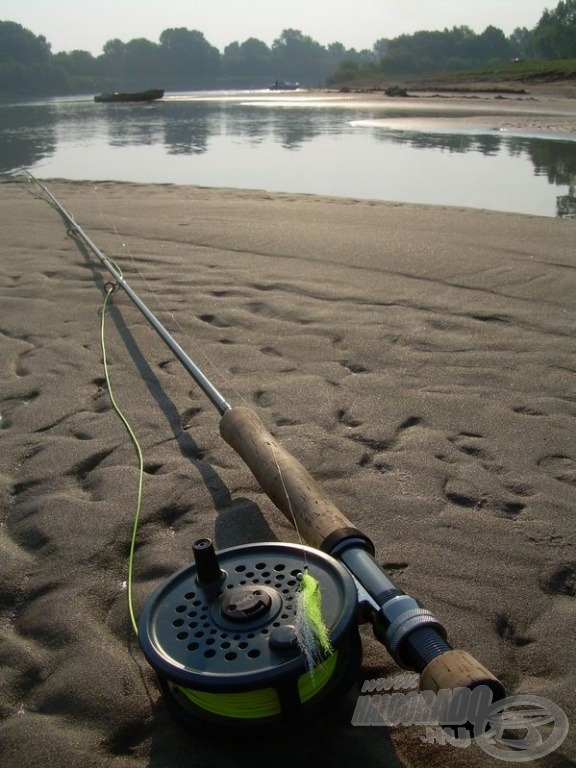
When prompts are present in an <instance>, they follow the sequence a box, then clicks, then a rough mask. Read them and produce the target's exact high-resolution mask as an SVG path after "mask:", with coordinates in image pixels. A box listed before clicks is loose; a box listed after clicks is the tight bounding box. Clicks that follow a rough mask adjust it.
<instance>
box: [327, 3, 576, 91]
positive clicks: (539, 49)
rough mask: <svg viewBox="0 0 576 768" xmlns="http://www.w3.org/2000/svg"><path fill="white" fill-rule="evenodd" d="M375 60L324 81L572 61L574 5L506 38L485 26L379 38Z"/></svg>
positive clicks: (349, 64) (350, 65)
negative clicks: (518, 62)
mask: <svg viewBox="0 0 576 768" xmlns="http://www.w3.org/2000/svg"><path fill="white" fill-rule="evenodd" d="M374 53H375V57H374V59H372V60H371V61H368V62H366V63H365V64H364V65H362V64H359V62H358V61H355V60H353V59H349V60H345V61H343V62H342V64H341V65H340V68H339V69H338V70H337V71H336V72H335V73H334V74H333V75H332V76H330V77H329V78H328V82H329V83H338V82H345V81H350V80H354V79H356V78H357V77H358V76H360V75H370V74H372V75H387V74H388V75H397V74H422V73H425V72H440V71H458V70H460V71H462V70H468V69H474V68H476V67H484V66H498V65H500V64H505V63H507V62H510V61H514V60H516V59H523V60H532V61H535V60H555V59H569V58H576V0H560V2H559V3H558V5H557V7H556V8H555V9H554V10H545V11H544V13H543V14H542V16H541V17H540V20H539V22H538V23H537V24H536V26H535V27H534V29H531V30H530V29H527V28H526V27H517V28H516V29H515V30H514V32H513V33H512V34H511V35H510V36H508V37H507V36H506V35H505V34H504V32H503V31H502V30H501V29H498V28H497V27H494V26H488V27H486V29H485V30H484V31H483V32H482V33H480V34H477V33H475V32H473V30H471V29H470V27H467V26H460V27H452V29H444V30H442V31H431V32H428V31H422V32H416V33H414V34H412V35H400V36H399V37H396V38H394V39H387V38H382V39H380V40H377V41H376V43H375V44H374Z"/></svg>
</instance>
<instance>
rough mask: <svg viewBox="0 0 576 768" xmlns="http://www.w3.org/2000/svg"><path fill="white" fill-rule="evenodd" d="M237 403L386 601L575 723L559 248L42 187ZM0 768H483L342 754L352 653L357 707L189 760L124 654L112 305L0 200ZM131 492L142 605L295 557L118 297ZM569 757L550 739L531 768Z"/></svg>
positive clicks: (565, 320)
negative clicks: (222, 565)
mask: <svg viewBox="0 0 576 768" xmlns="http://www.w3.org/2000/svg"><path fill="white" fill-rule="evenodd" d="M49 187H50V189H51V191H52V192H53V193H54V194H55V195H56V196H57V197H58V199H59V200H60V201H61V202H62V203H63V204H64V205H65V206H66V207H67V208H68V209H69V210H71V211H72V212H73V214H74V215H75V217H76V219H77V220H78V221H79V223H80V224H81V225H82V226H83V227H84V228H85V230H86V231H87V232H88V233H89V234H90V235H91V236H92V237H93V238H94V240H95V241H96V242H97V244H98V245H99V246H100V248H102V249H103V250H104V251H106V252H107V253H108V254H109V255H110V256H112V257H113V258H115V259H116V260H117V261H118V263H120V264H121V266H122V268H123V269H124V271H125V275H126V278H127V279H128V281H129V282H130V284H131V285H132V286H133V287H134V288H135V289H136V290H137V291H138V292H139V293H140V295H141V296H142V298H143V299H144V300H145V301H146V302H147V303H148V304H149V305H150V307H151V308H152V309H153V310H154V311H156V312H157V314H158V315H159V317H160V319H161V320H162V321H163V322H164V323H165V324H166V326H167V327H168V329H169V330H170V331H172V332H173V333H174V334H175V336H176V337H177V339H178V340H179V342H180V343H181V345H182V346H183V347H184V348H185V349H186V350H187V351H188V353H189V354H190V355H191V356H192V357H193V358H194V359H195V360H196V362H197V363H198V364H199V365H200V367H201V368H203V370H204V371H205V372H206V374H207V375H208V376H209V377H210V378H211V379H212V380H213V382H214V383H215V384H216V386H217V387H219V388H220V390H221V391H222V393H223V394H224V396H225V397H227V398H228V399H229V400H230V401H231V402H233V403H234V404H237V405H238V404H249V405H251V406H253V407H254V408H255V409H256V410H257V412H258V413H259V414H260V416H261V418H262V419H263V421H264V422H265V423H266V425H267V426H268V428H269V429H270V430H271V431H272V432H273V434H274V435H275V436H276V437H277V438H278V439H279V440H280V441H281V442H282V443H283V444H284V445H285V447H286V448H287V449H288V450H290V451H291V452H292V453H294V454H295V455H296V456H297V457H298V458H299V459H300V460H301V461H302V462H303V464H304V465H305V466H306V467H307V468H308V469H309V470H310V472H311V473H312V475H313V476H314V477H315V478H316V479H317V480H318V481H319V482H320V483H321V484H322V486H323V487H324V488H325V490H326V491H327V492H328V493H329V494H330V496H331V497H332V498H333V500H334V501H335V503H336V504H337V505H338V506H339V507H340V508H341V509H342V511H343V512H344V514H346V515H347V516H348V517H349V518H350V519H351V520H352V521H353V522H354V523H355V524H356V525H358V526H359V527H360V528H362V529H363V530H365V531H366V533H368V534H369V535H370V536H371V537H372V538H373V540H374V542H375V545H376V550H377V556H378V560H379V562H380V563H382V564H383V566H384V568H385V569H386V571H387V572H388V573H389V575H390V577H391V578H392V579H393V580H394V581H395V582H396V583H397V585H398V586H399V587H401V588H402V589H404V590H406V591H407V592H408V593H409V594H412V595H414V596H415V597H417V598H419V599H420V600H421V601H422V602H423V603H424V604H425V605H426V606H427V607H429V608H430V609H431V610H433V611H434V613H435V614H436V615H437V616H438V618H439V619H440V620H441V621H442V622H443V623H444V624H445V626H446V627H447V629H448V632H449V637H450V640H451V642H452V643H453V645H454V646H456V647H458V648H463V649H466V650H468V651H470V652H471V653H472V654H473V655H475V656H476V657H477V658H478V659H480V660H481V661H482V662H483V663H484V664H485V665H486V666H488V667H489V668H490V669H491V670H492V671H493V672H494V673H495V674H496V675H497V676H498V677H499V678H500V679H501V680H502V681H503V682H504V683H505V685H506V688H507V690H508V691H509V692H510V693H514V694H518V693H525V694H532V695H537V696H542V697H546V698H548V699H550V700H552V701H553V702H555V703H556V704H557V705H558V706H560V707H561V708H562V709H563V710H564V711H565V712H566V714H567V715H568V718H569V719H573V718H574V716H575V715H576V709H575V704H574V688H575V686H576V642H575V641H574V636H575V632H576V601H575V598H576V551H575V543H574V514H575V508H576V449H575V445H576V394H575V382H576V345H575V341H574V330H575V320H574V305H575V298H574V297H575V295H576V269H575V266H576V252H575V246H574V243H575V242H576V237H575V236H576V224H575V222H574V221H568V220H555V219H547V218H540V217H534V216H521V215H514V214H503V213H491V212H486V211H474V210H468V209H455V208H442V207H425V206H423V207H419V206H414V205H397V204H390V203H379V202H377V203H373V202H369V201H357V200H345V199H330V198H320V197H313V196H304V195H302V196H299V195H288V194H267V193H264V192H244V191H232V190H214V189H210V190H208V189H199V188H194V187H185V188H182V187H175V186H161V185H157V186H138V185H129V184H118V183H98V184H97V185H95V184H90V183H73V182H64V181H52V182H50V183H49ZM0 221H1V225H2V236H1V243H2V248H1V273H0V275H1V291H2V293H1V320H0V344H1V347H0V364H1V371H0V375H1V389H0V393H1V394H0V414H1V417H2V418H1V421H0V427H1V444H2V451H1V458H0V494H1V507H0V510H1V511H0V514H1V518H0V562H1V566H0V595H1V609H0V631H1V637H2V643H1V645H0V654H1V671H0V703H1V713H2V717H3V721H2V723H1V725H0V763H1V764H2V765H3V766H7V768H8V766H9V767H10V768H24V766H25V767H26V768H32V766H34V768H37V766H39V765H50V766H52V768H72V766H74V767H75V768H76V767H77V766H82V768H87V767H91V766H98V767H99V768H100V767H102V768H108V767H110V768H112V766H137V767H138V768H140V767H142V768H143V767H144V766H157V767H159V766H165V767H166V768H168V767H169V768H179V767H180V766H241V767H243V766H245V767H246V768H254V766H265V765H266V766H268V765H274V766H278V767H280V766H282V767H283V766H294V765H311V764H314V763H315V764H320V765H328V764H330V765H333V766H349V765H378V766H381V765H387V766H405V765H434V766H444V765H453V766H485V765H500V764H502V763H501V761H498V760H495V759H492V758H489V757H487V756H486V754H485V753H484V752H482V751H481V750H480V749H479V748H478V747H477V745H472V746H470V747H469V748H467V749H456V748H454V747H450V746H444V747H442V746H432V745H426V744H423V743H421V741H420V736H422V735H423V728H418V727H411V728H406V727H404V728H403V727H397V728H392V729H387V728H384V727H380V728H378V727H372V728H370V727H353V726H352V725H351V718H352V713H353V711H354V706H355V703H356V700H357V697H358V692H359V686H360V685H361V684H362V682H363V681H364V680H369V679H373V678H379V677H386V676H389V675H393V674H396V673H397V671H398V670H397V667H396V666H395V664H394V663H393V662H392V661H391V659H390V657H389V656H388V654H387V652H386V651H385V649H384V648H383V647H382V646H381V645H379V644H378V643H377V642H376V641H375V640H374V638H373V637H372V634H371V630H370V629H369V628H368V627H364V628H362V636H363V646H364V658H363V664H362V669H361V674H360V677H359V679H358V684H357V686H356V687H355V689H353V690H352V691H351V692H350V693H349V694H348V695H347V696H346V697H345V698H344V699H343V700H342V701H341V702H339V703H338V704H335V705H334V707H333V709H332V710H331V711H330V712H329V713H328V714H326V715H325V716H323V717H322V718H321V719H320V720H318V721H316V722H314V723H311V724H309V725H308V726H307V727H306V728H305V729H304V730H303V731H298V732H287V733H283V734H279V735H276V736H274V737H273V738H270V737H262V738H261V737H250V738H249V739H245V738H242V737H240V736H237V737H234V738H232V739H231V738H225V737H221V736H218V737H214V736H211V735H206V734H204V733H202V732H200V731H198V730H195V729H192V728H190V727H186V726H183V725H181V724H179V723H177V722H176V721H174V720H173V718H172V717H171V716H170V715H169V714H168V712H167V711H166V708H165V705H164V703H163V699H162V697H161V695H160V693H159V690H158V687H157V684H156V681H155V677H154V674H153V673H152V671H151V670H150V669H149V667H148V666H147V664H146V662H145V661H144V659H143V657H142V654H141V652H140V650H139V647H138V644H137V642H136V640H135V639H134V638H133V637H132V635H131V631H130V626H129V620H128V613H127V605H126V585H125V581H126V573H127V553H128V543H129V536H130V528H131V523H132V516H133V511H134V504H135V494H136V483H137V470H136V459H135V456H134V452H133V449H132V446H131V444H130V442H129V440H128V439H127V436H126V434H125V432H124V429H123V427H122V425H121V424H120V423H119V421H118V419H117V417H116V415H115V414H114V412H113V411H112V409H111V406H110V402H109V398H108V395H107V392H106V389H105V386H104V380H103V370H102V360H101V352H100V347H99V311H100V306H101V301H102V288H103V283H104V281H105V280H106V279H107V277H106V275H105V274H102V270H101V268H100V267H99V266H98V265H97V264H95V263H94V259H92V258H90V257H89V256H87V255H86V254H85V253H84V252H83V249H82V248H81V247H80V246H79V245H78V244H77V243H76V242H75V241H74V240H72V239H71V238H69V237H67V234H66V228H65V226H64V224H63V222H62V220H61V219H60V217H59V216H58V214H57V213H56V212H55V211H54V210H53V209H51V208H50V207H49V206H48V205H47V204H46V202H44V201H43V200H41V199H39V198H38V197H37V196H36V195H35V194H34V190H33V187H32V186H31V185H26V184H24V183H21V182H4V183H2V184H0ZM107 343H108V354H109V360H110V370H111V376H112V380H113V383H114V386H115V392H116V397H117V399H118V401H119V403H120V404H121V405H122V407H123V409H124V411H125V413H126V415H127V416H128V418H129V419H130V421H131V422H132V424H133V426H134V429H135V431H136V432H137V434H138V437H139V439H140V441H141V443H142V446H143V451H144V456H145V466H146V475H145V483H144V508H143V513H142V524H141V530H140V535H139V540H138V542H139V543H138V548H137V552H136V560H135V581H136V587H135V600H136V609H137V611H138V612H139V611H140V610H141V608H142V606H143V605H144V603H145V601H146V600H147V598H148V596H149V595H150V593H151V592H152V590H153V589H154V588H155V587H156V586H157V585H158V584H160V583H161V582H162V581H163V580H164V579H165V578H166V577H167V576H169V575H170V574H171V573H173V572H174V571H175V570H176V569H178V568H179V567H181V566H182V565H184V564H186V563H187V562H189V561H190V559H191V547H192V543H193V542H194V541H195V540H196V539H197V538H198V537H200V536H210V537H212V538H214V540H215V541H216V543H217V546H218V547H226V546H233V545H236V544H241V543H249V542H252V541H266V540H275V539H277V540H281V541H297V537H296V535H295V533H294V531H293V529H292V528H291V526H290V525H289V523H288V522H287V521H286V520H285V519H284V517H283V516H282V515H281V514H280V513H279V512H277V511H276V510H275V509H274V508H273V506H272V504H271V503H270V502H269V501H268V500H267V498H266V497H265V496H264V495H263V494H262V492H261V491H260V490H259V489H258V486H257V484H256V482H255V481H254V480H253V478H252V476H251V475H250V474H249V472H248V470H247V469H246V467H245V466H244V465H243V464H242V462H241V460H240V459H239V458H238V457H237V456H236V455H235V454H234V453H233V451H232V450H231V449H230V448H229V447H228V446H227V445H226V444H225V443H224V442H223V441H222V439H221V438H220V436H219V433H218V414H217V412H216V410H215V409H214V408H213V406H212V405H211V404H210V403H209V402H208V400H207V399H206V398H205V397H204V396H203V395H202V394H201V393H200V392H199V390H198V388H197V387H196V386H195V384H194V383H193V382H192V381H191V380H190V379H189V377H188V376H187V374H186V373H185V372H184V370H183V369H182V368H181V367H180V365H179V364H178V363H177V362H176V361H174V360H173V358H172V356H171V354H170V352H169V351H168V350H167V348H166V347H165V346H164V345H163V343H162V342H161V340H160V339H159V338H158V337H157V335H156V334H155V333H154V332H153V331H152V330H151V329H150V328H149V326H148V325H147V323H146V322H145V320H144V319H143V317H142V316H141V315H140V314H139V313H138V311H137V309H136V308H135V307H134V306H133V305H132V304H131V303H130V301H129V299H128V298H127V297H126V296H125V295H124V294H119V295H117V296H116V298H115V301H114V308H113V309H112V310H111V312H110V317H109V325H108V331H107ZM575 758H576V737H575V736H574V734H573V733H570V734H569V735H568V737H567V739H566V741H565V742H564V744H563V745H562V746H561V747H560V748H559V750H558V751H557V752H555V753H554V754H552V755H550V756H548V757H546V758H544V759H543V760H542V761H541V762H540V763H539V765H544V766H560V765H568V764H569V763H570V761H571V760H572V761H573V760H574V759H575Z"/></svg>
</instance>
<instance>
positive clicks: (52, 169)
mask: <svg viewBox="0 0 576 768" xmlns="http://www.w3.org/2000/svg"><path fill="white" fill-rule="evenodd" d="M404 114H405V113H404ZM418 114H419V113H418V108H417V107H416V108H413V109H412V110H411V116H412V117H417V116H418ZM454 114H455V115H456V113H454ZM399 115H400V112H399V111H397V110H395V109H394V107H392V106H390V105H389V104H388V105H387V106H380V105H374V104H364V105H360V104H359V105H356V106H355V105H354V103H353V102H351V103H350V104H349V105H346V106H342V105H338V104H335V103H334V102H330V101H323V100H321V99H319V100H317V101H314V100H313V99H298V98H296V99H295V98H293V97H292V98H282V96H281V95H280V96H278V97H274V98H271V97H270V95H267V94H260V93H257V92H256V93H243V94H239V93H225V94H223V93H219V94H198V93H196V94H168V95H167V97H166V98H165V99H163V100H162V101H159V102H155V103H152V104H95V103H94V101H93V99H92V98H91V97H83V98H82V97H81V98H67V99H65V98H61V99H49V100H44V101H36V102H27V103H22V102H21V103H11V104H4V105H2V106H1V107H0V170H2V171H8V170H11V169H14V168H18V167H21V166H25V167H27V168H29V169H30V170H32V171H33V172H34V173H35V174H36V175H37V176H38V177H39V178H44V179H46V178H66V179H76V180H78V179H85V180H95V181H102V180H116V181H132V182H144V183H173V184H194V185H199V186H208V187H232V188H242V189H264V190H269V191H279V192H304V193H312V194H322V195H331V196H342V197H353V198H361V199H374V200H387V201H398V202H411V203H427V204H435V205H456V206H467V207H473V208H486V209H492V210H499V211H514V212H519V213H527V214H536V215H541V216H551V217H554V216H565V217H572V218H576V197H575V194H576V193H575V191H574V185H575V182H576V134H574V135H572V134H568V135H566V136H565V137H562V136H559V135H556V136H554V135H549V136H542V135H540V136H539V135H530V134H528V133H524V134H522V133H518V132H517V133H515V134H514V135H512V134H509V133H503V132H501V131H498V130H496V129H494V128H481V127H475V125H474V113H473V112H471V111H470V112H469V113H467V112H466V111H465V110H463V111H461V112H459V113H457V116H458V117H460V118H461V119H462V118H466V117H470V123H469V126H468V127H467V128H464V129H463V128H461V127H460V128H458V129H457V130H451V129H450V128H446V127H445V126H444V127H442V128H438V129H433V130H422V129H418V130H416V129H413V128H406V127H405V126H404V125H403V123H402V121H401V120H398V121H397V125H398V127H395V120H394V119H393V118H395V117H398V116H399ZM426 116H427V117H429V118H434V116H435V113H434V112H433V111H432V112H431V111H430V109H428V110H427V111H426ZM436 116H437V117H444V118H445V117H446V113H445V112H444V111H442V110H441V109H440V108H439V109H438V110H437V113H436ZM383 118H387V119H385V120H383ZM383 123H385V126H383Z"/></svg>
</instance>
